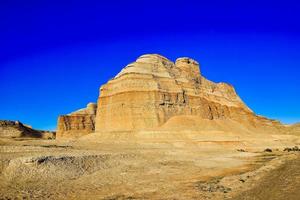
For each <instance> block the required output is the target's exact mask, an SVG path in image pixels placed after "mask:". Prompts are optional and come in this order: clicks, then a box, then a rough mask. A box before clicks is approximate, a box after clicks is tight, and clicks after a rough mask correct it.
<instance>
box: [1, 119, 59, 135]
mask: <svg viewBox="0 0 300 200" xmlns="http://www.w3.org/2000/svg"><path fill="white" fill-rule="evenodd" d="M0 137H7V138H21V137H23V138H42V139H55V132H52V131H42V130H35V129H33V128H32V127H31V126H28V125H26V124H23V123H21V122H19V121H10V120H0Z"/></svg>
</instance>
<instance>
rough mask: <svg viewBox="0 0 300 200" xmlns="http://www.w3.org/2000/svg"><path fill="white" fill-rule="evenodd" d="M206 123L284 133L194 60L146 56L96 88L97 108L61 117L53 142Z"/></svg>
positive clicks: (196, 126) (197, 127)
mask: <svg viewBox="0 0 300 200" xmlns="http://www.w3.org/2000/svg"><path fill="white" fill-rule="evenodd" d="M208 124H210V125H211V126H212V127H213V128H214V129H215V130H218V129H220V130H222V129H232V130H231V131H232V132H234V131H236V132H239V131H244V132H247V133H254V132H256V133H257V132H262V133H282V132H284V131H285V129H286V126H284V125H282V124H281V123H280V122H279V121H275V120H271V119H267V118H265V117H262V116H258V115H256V114H255V113H254V112H252V110H251V109H250V108H249V107H248V106H247V105H245V103H244V102H243V101H242V100H241V99H240V97H239V96H238V95H237V93H236V92H235V89H234V88H233V86H231V85H229V84H226V83H214V82H212V81H209V80H207V79H206V78H205V77H203V76H202V75H201V71H200V66H199V63H198V62H197V61H195V60H193V59H191V58H187V57H184V58H178V59H177V60H176V62H175V63H174V62H172V61H170V60H168V59H167V58H165V57H163V56H161V55H157V54H146V55H143V56H140V57H139V58H138V59H137V60H136V61H135V62H133V63H131V64H129V65H127V66H126V67H125V68H124V69H123V70H122V71H121V72H120V73H119V74H117V75H116V76H115V77H114V78H113V79H111V80H110V81H108V82H107V83H106V84H104V85H103V86H102V87H101V88H100V95H99V99H98V103H97V105H96V104H92V103H90V104H88V106H87V108H85V109H81V110H79V111H76V112H73V113H70V114H68V115H63V116H60V117H59V118H58V127H57V138H63V137H80V136H83V135H86V134H90V133H93V132H96V133H98V132H99V133H104V132H105V133H114V132H135V131H148V130H150V131H151V130H156V131H159V130H176V131H181V130H196V131H197V130H202V129H203V128H204V127H207V125H208ZM237 127H238V128H237Z"/></svg>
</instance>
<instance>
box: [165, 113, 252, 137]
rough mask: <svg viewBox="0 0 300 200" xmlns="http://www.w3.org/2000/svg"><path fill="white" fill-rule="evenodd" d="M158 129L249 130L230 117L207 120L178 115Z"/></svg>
mask: <svg viewBox="0 0 300 200" xmlns="http://www.w3.org/2000/svg"><path fill="white" fill-rule="evenodd" d="M159 129H160V130H170V131H178V130H191V131H223V132H234V133H250V132H251V130H249V129H247V128H246V127H245V126H242V125H241V124H240V123H237V122H235V121H232V120H230V119H223V120H222V119H219V120H209V119H203V118H201V117H198V116H189V115H180V116H175V117H172V118H171V119H169V120H168V121H167V122H166V123H165V124H163V125H162V126H161V127H160V128H159Z"/></svg>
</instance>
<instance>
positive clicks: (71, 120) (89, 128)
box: [56, 103, 97, 138]
mask: <svg viewBox="0 0 300 200" xmlns="http://www.w3.org/2000/svg"><path fill="white" fill-rule="evenodd" d="M96 111H97V104H95V103H89V104H88V105H87V107H86V108H83V109H80V110H77V111H75V112H72V113H70V114H68V115H62V116H59V118H58V125H57V134H56V137H57V138H62V137H66V138H73V137H80V136H83V135H86V134H89V133H92V132H94V130H95V117H96Z"/></svg>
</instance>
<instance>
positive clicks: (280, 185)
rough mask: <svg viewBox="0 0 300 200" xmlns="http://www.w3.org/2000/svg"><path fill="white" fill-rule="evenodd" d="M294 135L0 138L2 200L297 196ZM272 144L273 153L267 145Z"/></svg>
mask: <svg viewBox="0 0 300 200" xmlns="http://www.w3.org/2000/svg"><path fill="white" fill-rule="evenodd" d="M296 145H298V146H299V145H300V138H299V137H298V136H295V135H266V134H256V135H253V134H238V135H237V134H233V133H229V132H228V133H224V132H215V131H211V132H210V131H205V132H197V133H195V132H192V131H189V132H184V131H181V132H180V133H179V132H165V133H163V134H162V132H159V133H155V132H136V133H114V134H104V133H94V134H91V135H88V136H85V137H82V138H80V139H76V140H75V139H73V140H72V139H61V140H41V139H25V138H23V139H22V138H15V139H12V138H10V139H9V138H2V139H1V140H0V186H1V187H0V199H106V200H108V199H110V200H113V199H236V200H241V199H276V200H277V199H285V200H287V199H291V200H296V199H299V195H300V194H299V188H300V170H299V166H300V152H299V151H293V150H297V149H291V150H292V151H284V149H285V148H286V147H290V148H292V147H294V146H296ZM267 148H268V150H266V149H267Z"/></svg>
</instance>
